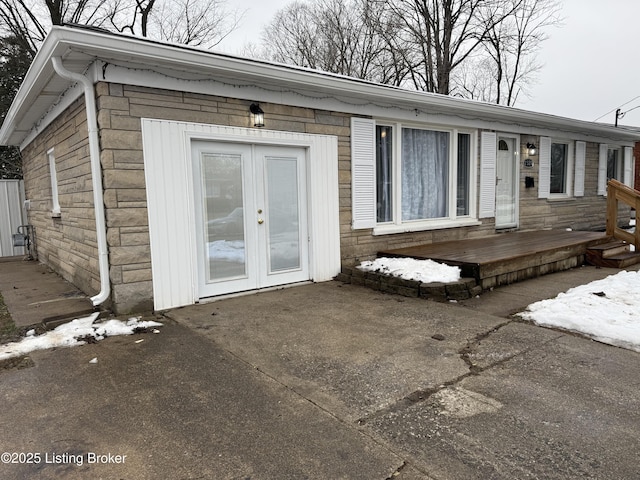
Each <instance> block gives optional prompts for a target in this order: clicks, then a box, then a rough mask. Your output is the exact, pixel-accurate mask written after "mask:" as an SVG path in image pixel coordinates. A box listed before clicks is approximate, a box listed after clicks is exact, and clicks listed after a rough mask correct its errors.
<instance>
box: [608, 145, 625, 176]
mask: <svg viewBox="0 0 640 480" xmlns="http://www.w3.org/2000/svg"><path fill="white" fill-rule="evenodd" d="M622 175H623V170H622V152H621V149H620V148H616V147H611V146H609V147H608V148H607V181H608V180H611V179H614V180H618V181H620V182H621V181H622V180H623V178H622Z"/></svg>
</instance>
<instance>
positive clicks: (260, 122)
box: [249, 103, 264, 127]
mask: <svg viewBox="0 0 640 480" xmlns="http://www.w3.org/2000/svg"><path fill="white" fill-rule="evenodd" d="M249 111H250V112H251V114H252V115H253V126H254V127H264V112H263V111H262V109H261V108H260V104H259V103H252V104H251V106H250V107H249Z"/></svg>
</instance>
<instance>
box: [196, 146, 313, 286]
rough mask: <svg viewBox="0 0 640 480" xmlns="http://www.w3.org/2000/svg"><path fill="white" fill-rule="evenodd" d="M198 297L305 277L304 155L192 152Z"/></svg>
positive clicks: (263, 149) (299, 151)
mask: <svg viewBox="0 0 640 480" xmlns="http://www.w3.org/2000/svg"><path fill="white" fill-rule="evenodd" d="M192 156H193V167H194V168H193V171H194V190H195V205H194V206H195V208H194V211H195V216H196V218H195V220H196V221H195V224H196V237H197V238H196V244H197V251H198V255H197V257H198V258H197V262H198V291H199V296H200V298H204V297H209V296H214V295H221V294H226V293H233V292H240V291H245V290H253V289H258V288H264V287H271V286H275V285H283V284H288V283H295V282H300V281H305V280H308V279H309V250H308V233H307V208H306V204H307V202H306V200H307V198H306V175H305V158H306V150H305V149H303V148H296V147H279V146H277V147H272V146H259V145H249V144H234V143H222V142H204V141H201V142H194V143H193V148H192Z"/></svg>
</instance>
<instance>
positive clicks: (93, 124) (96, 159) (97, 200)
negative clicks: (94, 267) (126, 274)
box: [51, 56, 111, 307]
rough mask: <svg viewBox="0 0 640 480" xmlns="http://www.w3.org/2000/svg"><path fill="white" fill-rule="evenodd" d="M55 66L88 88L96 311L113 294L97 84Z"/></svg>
mask: <svg viewBox="0 0 640 480" xmlns="http://www.w3.org/2000/svg"><path fill="white" fill-rule="evenodd" d="M51 63H52V65H53V69H54V70H55V71H56V73H57V74H58V75H59V76H61V77H62V78H64V79H65V80H70V81H74V82H78V83H80V84H81V85H82V86H83V88H84V100H85V108H86V111H87V129H88V135H89V161H90V163H91V181H92V185H93V205H94V211H95V217H96V235H97V240H98V266H99V268H100V292H99V293H98V294H97V295H95V296H93V297H91V303H92V304H93V306H94V307H95V306H98V305H101V304H102V303H104V302H105V300H107V298H109V295H110V294H111V284H110V282H109V253H108V249H107V229H106V224H105V215H104V195H103V190H102V167H101V165H100V145H99V139H98V121H97V120H96V119H97V109H96V99H95V95H94V93H95V92H94V87H93V82H92V81H91V80H89V79H88V78H87V77H86V76H85V75H81V74H79V73H75V72H70V71H69V70H67V69H65V68H64V66H63V65H62V59H61V58H60V57H57V56H56V57H52V58H51Z"/></svg>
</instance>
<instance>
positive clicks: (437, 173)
mask: <svg viewBox="0 0 640 480" xmlns="http://www.w3.org/2000/svg"><path fill="white" fill-rule="evenodd" d="M448 186H449V133H447V132H435V131H431V130H415V129H410V128H405V129H403V130H402V220H420V219H426V218H442V217H446V216H448V209H447V205H448Z"/></svg>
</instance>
